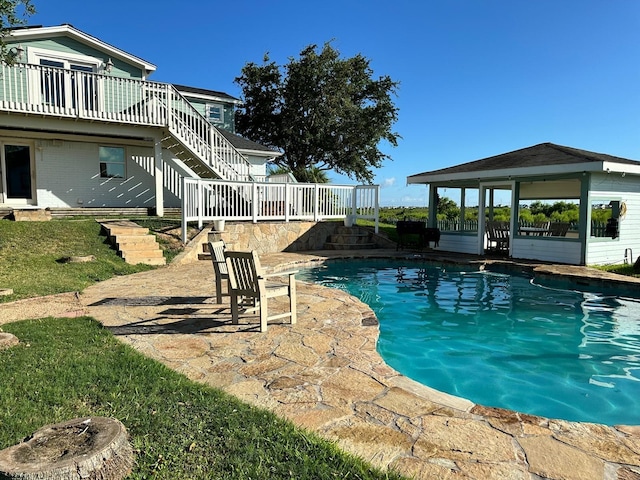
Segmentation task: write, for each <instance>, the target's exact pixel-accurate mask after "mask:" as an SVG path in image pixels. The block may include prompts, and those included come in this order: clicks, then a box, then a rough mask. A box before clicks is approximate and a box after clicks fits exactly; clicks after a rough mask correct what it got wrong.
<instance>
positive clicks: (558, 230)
mask: <svg viewBox="0 0 640 480" xmlns="http://www.w3.org/2000/svg"><path fill="white" fill-rule="evenodd" d="M570 226H571V224H570V223H569V222H551V223H550V224H549V236H550V237H566V236H567V232H568V231H569V227H570Z"/></svg>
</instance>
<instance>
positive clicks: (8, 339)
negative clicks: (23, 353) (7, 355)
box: [0, 331, 20, 350]
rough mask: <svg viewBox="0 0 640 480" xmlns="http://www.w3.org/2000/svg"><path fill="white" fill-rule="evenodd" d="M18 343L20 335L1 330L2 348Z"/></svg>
mask: <svg viewBox="0 0 640 480" xmlns="http://www.w3.org/2000/svg"><path fill="white" fill-rule="evenodd" d="M18 343H20V341H19V340H18V337H16V336H15V335H13V334H11V333H7V332H2V331H0V350H3V349H5V348H10V347H13V346H14V345H18Z"/></svg>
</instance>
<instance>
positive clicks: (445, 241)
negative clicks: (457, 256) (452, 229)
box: [438, 232, 478, 255]
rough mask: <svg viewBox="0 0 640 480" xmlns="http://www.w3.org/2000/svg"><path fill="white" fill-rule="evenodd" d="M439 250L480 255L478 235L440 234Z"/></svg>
mask: <svg viewBox="0 0 640 480" xmlns="http://www.w3.org/2000/svg"><path fill="white" fill-rule="evenodd" d="M438 248H439V249H440V250H444V251H446V252H457V253H469V254H472V255H475V254H477V253H478V235H477V234H476V233H472V234H469V235H465V234H459V233H458V234H447V233H446V232H443V233H441V234H440V243H439V247H438Z"/></svg>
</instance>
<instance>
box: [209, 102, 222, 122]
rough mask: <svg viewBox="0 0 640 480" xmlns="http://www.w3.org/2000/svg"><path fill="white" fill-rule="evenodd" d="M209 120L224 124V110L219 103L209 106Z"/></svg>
mask: <svg viewBox="0 0 640 480" xmlns="http://www.w3.org/2000/svg"><path fill="white" fill-rule="evenodd" d="M207 119H208V120H209V121H210V122H211V123H222V122H224V109H223V108H222V105H220V104H219V103H210V104H207Z"/></svg>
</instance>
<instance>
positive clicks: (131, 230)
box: [101, 220, 149, 237]
mask: <svg viewBox="0 0 640 480" xmlns="http://www.w3.org/2000/svg"><path fill="white" fill-rule="evenodd" d="M101 224H102V228H103V229H104V231H105V232H107V235H108V236H110V237H111V236H114V235H146V234H147V233H149V229H148V228H145V227H141V226H140V225H138V224H136V223H134V222H132V221H130V220H115V221H108V222H101Z"/></svg>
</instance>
